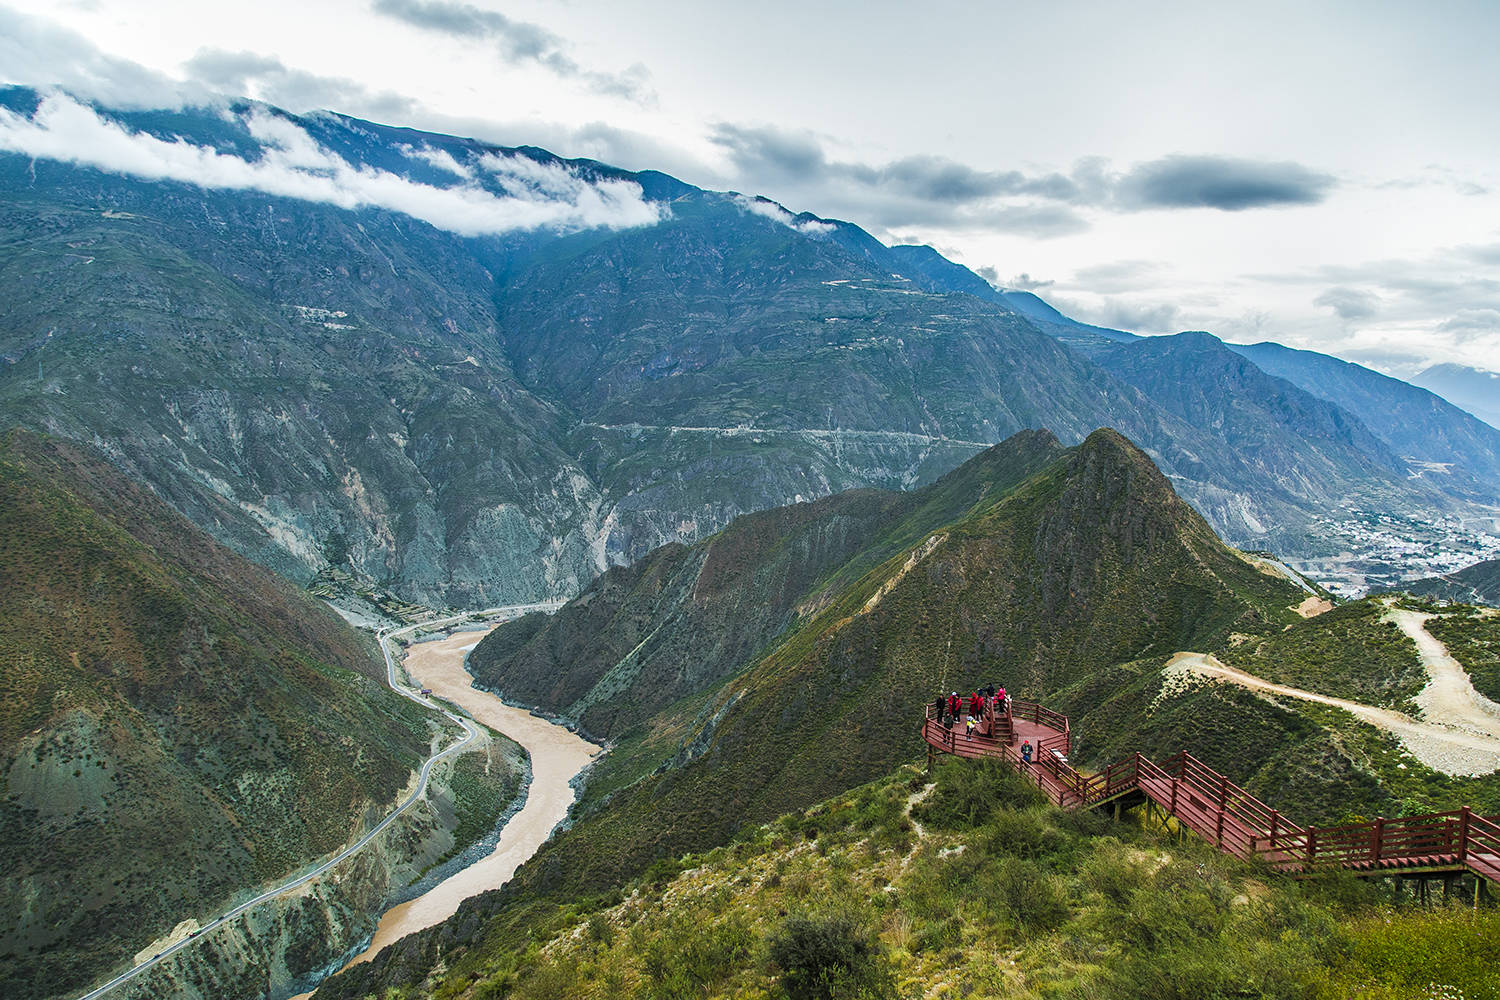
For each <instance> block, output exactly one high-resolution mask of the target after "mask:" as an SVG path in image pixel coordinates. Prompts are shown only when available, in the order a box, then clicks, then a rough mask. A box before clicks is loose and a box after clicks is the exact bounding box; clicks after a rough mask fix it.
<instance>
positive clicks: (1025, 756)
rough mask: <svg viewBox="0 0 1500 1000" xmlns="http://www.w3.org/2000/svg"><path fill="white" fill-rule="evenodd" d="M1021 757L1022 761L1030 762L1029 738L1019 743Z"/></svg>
mask: <svg viewBox="0 0 1500 1000" xmlns="http://www.w3.org/2000/svg"><path fill="white" fill-rule="evenodd" d="M1021 759H1022V760H1023V761H1025V762H1026V763H1028V764H1030V763H1031V741H1030V740H1027V741H1025V742H1024V743H1022V744H1021Z"/></svg>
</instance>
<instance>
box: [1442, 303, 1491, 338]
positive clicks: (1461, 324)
mask: <svg viewBox="0 0 1500 1000" xmlns="http://www.w3.org/2000/svg"><path fill="white" fill-rule="evenodd" d="M1437 328H1438V330H1439V331H1441V332H1443V333H1457V334H1460V335H1461V338H1460V339H1463V338H1464V337H1467V336H1470V335H1473V334H1494V333H1500V309H1460V310H1459V311H1458V312H1457V313H1455V314H1454V315H1453V316H1451V317H1450V318H1448V319H1446V320H1444V321H1443V322H1442V323H1439V324H1438V327H1437Z"/></svg>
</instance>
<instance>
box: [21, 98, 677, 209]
mask: <svg viewBox="0 0 1500 1000" xmlns="http://www.w3.org/2000/svg"><path fill="white" fill-rule="evenodd" d="M244 123H245V126H246V127H247V128H248V129H249V131H250V133H251V135H252V136H254V137H255V138H256V139H257V140H258V141H259V142H261V143H262V144H263V146H264V149H263V150H262V153H261V155H260V157H259V158H258V159H255V160H247V159H244V158H241V157H238V156H232V155H226V154H223V153H220V152H218V151H217V150H214V149H212V148H210V147H207V146H198V145H194V144H193V143H190V142H187V141H185V140H183V139H180V138H179V139H172V140H165V139H160V138H157V137H156V136H153V135H150V134H148V133H145V132H136V131H131V130H129V129H127V128H125V127H123V126H122V125H120V124H119V123H118V122H115V121H112V120H110V119H107V118H104V117H101V116H100V115H99V114H98V113H97V112H96V111H94V109H92V108H90V107H88V106H86V105H84V104H80V103H79V102H78V101H76V100H74V99H72V98H70V97H68V96H66V95H62V94H52V95H49V96H47V97H45V98H43V99H42V101H41V104H40V105H39V106H38V108H37V110H36V112H35V114H34V115H32V116H31V117H30V118H27V117H26V116H24V115H20V114H17V113H15V112H12V111H9V110H7V109H3V108H0V150H5V151H8V152H12V153H20V154H22V155H25V156H31V157H34V158H38V159H50V160H61V161H64V162H68V163H76V164H79V165H81V166H88V167H94V168H97V169H99V170H104V171H107V172H110V173H118V174H126V175H129V176H132V177H139V178H143V179H145V180H170V181H181V182H183V183H188V184H196V185H198V186H199V187H203V188H210V189H232V190H249V191H259V192H261V193H263V194H270V195H276V196H279V197H285V198H297V199H301V200H304V201H314V202H322V203H325V204H329V205H335V206H338V207H339V208H345V209H351V210H353V209H360V208H379V209H386V210H389V211H393V212H401V213H403V214H406V215H410V216H413V217H414V218H418V219H421V220H423V221H424V222H428V223H431V224H432V225H434V226H436V227H438V228H439V229H445V230H447V231H449V232H453V233H458V234H459V235H462V236H481V235H490V234H495V233H502V232H508V231H512V230H520V229H540V228H547V229H558V230H576V229H589V228H593V227H608V228H628V227H633V226H643V225H651V224H653V223H656V222H658V221H660V220H661V219H662V218H663V217H664V215H665V214H666V211H667V210H666V208H665V206H663V205H660V204H658V203H655V202H649V201H646V200H645V198H644V197H643V195H642V192H641V189H640V186H639V185H637V184H634V183H631V182H628V181H622V180H607V181H587V180H585V179H583V178H581V177H579V176H578V175H577V174H576V173H575V172H573V171H571V170H569V169H568V168H566V167H564V166H561V165H549V164H539V163H536V162H535V161H531V160H526V159H524V158H521V157H489V158H487V159H488V160H494V161H503V162H500V163H494V164H487V166H488V167H489V169H492V170H494V171H495V172H496V175H497V176H496V180H497V181H498V182H499V183H500V184H501V186H502V188H503V190H504V192H505V193H504V194H503V195H496V194H493V193H491V192H489V191H486V190H484V189H483V188H480V187H478V186H477V185H473V184H463V185H458V186H454V187H434V186H432V185H429V184H419V183H416V182H414V181H411V180H408V179H406V178H404V177H401V176H399V175H397V174H393V173H390V172H388V171H384V170H377V169H373V168H371V167H356V166H354V165H352V164H350V163H348V162H347V161H345V160H344V159H343V158H341V157H339V156H338V155H336V154H334V153H332V152H330V151H329V150H327V149H324V148H323V147H321V146H319V145H318V144H317V143H316V142H315V141H314V140H313V138H312V137H311V136H310V135H308V134H307V133H306V132H305V131H303V130H302V129H301V128H299V127H298V126H297V125H296V124H295V123H293V122H291V121H289V120H287V119H285V118H282V117H280V116H277V115H274V114H271V113H269V112H267V111H263V110H256V111H254V112H252V113H251V114H250V115H248V116H247V117H246V118H245V119H244Z"/></svg>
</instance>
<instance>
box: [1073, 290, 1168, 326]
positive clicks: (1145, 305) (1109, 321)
mask: <svg viewBox="0 0 1500 1000" xmlns="http://www.w3.org/2000/svg"><path fill="white" fill-rule="evenodd" d="M1052 305H1053V306H1054V307H1056V308H1057V309H1058V310H1060V311H1061V312H1062V313H1063V315H1065V316H1071V317H1073V318H1074V319H1077V320H1080V321H1082V322H1084V323H1092V324H1094V325H1095V326H1103V327H1109V328H1110V329H1113V330H1127V331H1129V332H1131V333H1176V332H1177V331H1178V330H1180V329H1181V328H1182V324H1181V322H1180V320H1179V318H1178V317H1179V313H1180V310H1179V309H1178V307H1177V306H1176V305H1175V304H1172V303H1166V302H1141V301H1138V300H1135V299H1126V298H1116V297H1113V296H1107V295H1106V296H1103V297H1101V298H1100V299H1099V301H1098V302H1097V303H1095V304H1093V305H1089V304H1087V303H1084V302H1075V301H1073V300H1071V299H1063V298H1060V297H1054V298H1053V299H1052Z"/></svg>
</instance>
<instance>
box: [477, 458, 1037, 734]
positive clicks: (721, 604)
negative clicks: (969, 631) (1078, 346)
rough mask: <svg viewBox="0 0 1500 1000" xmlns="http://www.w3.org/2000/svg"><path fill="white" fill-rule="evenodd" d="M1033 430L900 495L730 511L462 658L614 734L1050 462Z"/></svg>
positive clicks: (718, 674) (705, 684) (512, 695)
mask: <svg viewBox="0 0 1500 1000" xmlns="http://www.w3.org/2000/svg"><path fill="white" fill-rule="evenodd" d="M1061 452H1062V446H1061V445H1060V444H1059V443H1058V441H1057V439H1056V438H1055V437H1053V436H1052V435H1051V434H1049V433H1047V432H1044V431H1026V432H1022V433H1020V434H1017V435H1015V436H1014V437H1012V438H1010V439H1008V440H1007V441H1005V442H1002V443H1001V444H998V445H995V446H994V447H993V448H990V449H988V450H986V451H984V452H982V453H980V455H978V456H976V457H975V458H973V459H971V460H970V461H968V462H967V463H965V464H964V465H962V466H960V467H959V468H958V469H956V470H955V471H953V472H951V473H949V474H948V475H947V476H944V477H943V478H942V479H940V480H938V482H936V483H934V484H932V485H931V486H928V487H926V488H924V489H921V490H917V491H914V492H911V493H890V492H887V491H880V490H854V491H850V492H847V493H839V494H835V495H834V496H831V497H827V498H825V499H822V500H817V501H813V502H810V503H802V504H794V505H792V506H789V507H779V508H775V509H772V510H769V511H763V512H760V513H756V514H747V515H745V516H743V517H739V518H736V519H735V520H734V521H733V522H731V523H730V525H729V526H728V527H727V528H725V529H724V530H723V531H721V532H719V533H718V534H717V535H715V536H713V537H712V538H710V539H707V540H706V541H704V542H701V543H699V544H697V545H694V546H692V547H686V546H682V545H669V546H665V547H663V548H661V549H658V550H656V551H655V552H653V553H651V554H650V555H648V556H646V557H645V558H644V559H641V560H640V561H638V562H636V563H634V564H632V565H631V566H629V567H619V568H615V569H611V570H610V571H609V572H607V573H605V574H604V575H603V576H601V577H599V578H598V579H597V580H595V581H594V582H593V583H592V584H590V585H589V587H588V588H587V589H585V591H584V592H583V593H582V594H580V595H579V596H578V598H577V599H576V600H574V601H572V602H570V603H569V604H568V605H567V606H565V607H564V608H562V609H561V610H560V611H558V612H557V613H556V614H553V615H540V614H538V615H532V616H528V617H527V618H524V619H521V620H520V621H517V622H514V623H511V624H509V625H506V626H505V627H503V628H501V629H499V630H497V631H496V632H495V633H494V634H492V635H491V636H489V637H487V638H486V639H485V641H483V642H481V643H480V644H479V646H478V648H476V649H475V650H474V651H473V652H472V653H471V654H470V656H469V661H468V666H469V670H470V671H471V672H472V673H473V674H474V676H475V679H476V680H477V681H478V682H480V683H481V684H483V685H485V686H488V687H493V688H496V689H497V690H499V691H500V692H501V694H502V695H503V696H504V697H505V698H506V699H507V700H508V701H512V702H518V703H520V704H526V705H540V706H544V707H545V708H546V709H547V710H548V711H550V712H555V713H558V714H561V715H563V716H565V717H567V718H569V719H571V720H573V721H575V722H577V723H578V724H579V725H580V726H581V727H582V728H583V729H585V730H586V731H588V732H590V733H593V734H597V735H599V736H601V737H605V738H617V737H619V736H621V735H622V734H625V733H628V732H629V731H630V730H631V729H632V728H633V727H636V726H639V725H641V724H642V723H644V722H645V721H646V720H647V719H649V718H650V717H651V716H653V715H655V714H656V713H658V712H660V711H662V710H663V709H665V708H667V707H668V706H670V705H671V704H672V703H674V702H676V701H678V700H680V699H682V698H684V697H688V696H691V695H696V694H699V693H700V692H702V691H703V690H705V689H709V688H712V687H714V686H716V685H718V684H719V683H721V682H722V681H724V680H725V679H727V678H728V677H730V676H732V675H733V674H734V673H735V672H736V671H738V670H739V669H740V668H742V667H743V665H744V664H745V663H746V662H748V661H750V660H751V659H752V658H753V657H754V656H755V654H757V653H758V652H760V651H761V650H762V649H763V648H764V647H766V646H767V644H769V643H771V642H772V640H774V639H775V638H776V637H777V636H779V635H781V634H782V633H784V632H786V631H787V630H788V629H789V628H791V627H792V626H793V625H794V624H795V623H797V622H799V621H802V620H805V619H806V618H807V617H808V616H809V615H811V614H813V613H815V612H816V610H817V609H818V608H820V607H821V606H823V605H824V604H826V603H828V602H829V601H830V600H832V599H833V597H834V596H835V595H836V594H837V592H838V591H839V590H840V589H841V588H842V587H845V586H847V585H848V584H849V583H851V582H853V580H855V579H858V577H859V576H862V575H863V574H864V572H865V571H867V570H869V569H872V568H873V567H874V566H876V565H878V564H879V563H881V562H884V561H885V560H886V559H888V558H890V557H891V556H893V555H895V554H896V553H898V552H900V551H901V550H903V549H904V548H907V547H909V546H910V545H912V544H915V543H918V542H920V541H921V540H922V536H923V534H924V533H925V532H926V531H928V530H930V529H931V528H932V527H934V526H938V525H942V524H946V523H948V522H950V521H952V520H954V519H955V518H957V517H959V516H961V515H962V514H964V513H966V512H967V511H968V509H969V508H970V507H972V506H973V505H974V503H976V502H979V501H980V500H981V499H982V498H984V497H985V496H990V495H995V494H998V493H1001V492H1004V491H1005V490H1007V489H1010V488H1012V487H1013V486H1015V485H1016V484H1017V483H1019V482H1020V481H1022V480H1023V479H1025V478H1027V477H1028V476H1030V475H1032V474H1033V473H1035V472H1037V471H1038V470H1039V469H1041V468H1042V467H1043V466H1045V465H1047V464H1050V462H1052V461H1054V460H1055V459H1056V458H1057V457H1058V455H1059V454H1061Z"/></svg>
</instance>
